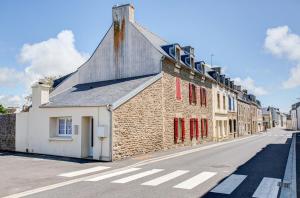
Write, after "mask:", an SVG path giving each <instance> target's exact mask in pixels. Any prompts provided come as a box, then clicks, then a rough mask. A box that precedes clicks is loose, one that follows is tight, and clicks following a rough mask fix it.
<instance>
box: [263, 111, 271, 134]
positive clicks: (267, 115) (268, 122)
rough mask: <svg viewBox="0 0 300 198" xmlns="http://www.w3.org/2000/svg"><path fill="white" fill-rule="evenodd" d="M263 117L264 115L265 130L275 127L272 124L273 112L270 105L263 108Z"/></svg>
mask: <svg viewBox="0 0 300 198" xmlns="http://www.w3.org/2000/svg"><path fill="white" fill-rule="evenodd" d="M262 117H263V128H264V130H267V129H270V128H272V127H273V124H272V120H273V119H272V114H271V111H270V109H269V107H265V108H262Z"/></svg>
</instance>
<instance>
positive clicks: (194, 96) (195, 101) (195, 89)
mask: <svg viewBox="0 0 300 198" xmlns="http://www.w3.org/2000/svg"><path fill="white" fill-rule="evenodd" d="M193 102H194V103H195V104H197V87H196V86H195V85H193Z"/></svg>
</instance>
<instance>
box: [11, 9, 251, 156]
mask: <svg viewBox="0 0 300 198" xmlns="http://www.w3.org/2000/svg"><path fill="white" fill-rule="evenodd" d="M50 90H53V91H51V92H50ZM238 93H239V92H238V90H237V86H235V85H234V82H233V81H230V78H227V77H226V76H225V75H223V74H221V69H220V68H211V67H210V66H208V65H206V64H205V63H204V62H203V61H198V60H197V57H195V54H194V48H192V47H191V46H180V45H179V44H177V43H176V44H171V43H168V42H166V41H165V40H164V39H161V38H160V37H158V36H157V35H155V34H153V33H152V32H150V31H148V30H146V29H145V28H143V27H142V26H141V25H139V24H138V23H136V21H135V12H134V7H133V6H132V5H131V4H126V5H121V6H114V7H113V9H112V25H111V26H110V28H109V29H108V31H107V33H106V34H105V36H104V38H103V39H102V41H101V43H100V44H99V45H98V47H97V48H96V50H95V52H94V53H93V54H92V56H91V57H90V58H89V59H88V61H87V62H85V63H84V64H83V65H81V66H80V67H79V68H78V69H77V70H76V71H74V72H73V73H71V74H67V75H66V76H63V77H62V78H59V79H57V80H55V82H54V86H53V87H49V86H47V85H45V84H43V83H42V82H38V83H36V84H35V85H34V86H33V87H32V106H31V107H30V108H29V111H28V112H22V113H19V114H17V119H16V150H17V151H22V152H30V153H41V154H50V155H58V156H68V157H77V158H92V159H95V160H102V161H113V160H120V159H124V158H127V157H130V156H135V155H139V154H144V153H149V152H154V151H159V150H164V149H169V148H176V147H180V146H193V145H197V144H201V143H204V142H207V141H212V140H215V141H220V140H223V139H227V138H230V137H235V136H236V134H237V133H238V132H239V130H238V126H239V123H238V121H239V118H241V117H242V118H244V117H245V125H247V126H246V129H245V131H247V133H250V132H251V130H252V128H253V127H252V126H251V124H252V122H253V123H254V122H255V124H257V118H256V119H255V118H254V115H252V113H253V112H254V111H255V114H257V113H256V111H257V109H254V108H253V107H252V106H251V103H250V102H249V99H247V100H248V101H246V104H247V105H246V106H247V108H246V109H244V110H243V111H240V114H238V113H237V112H238V108H239V107H238V105H239V101H238V98H237V94H238ZM241 112H243V114H245V115H242V113H241ZM249 112H251V114H249ZM250 115H251V116H250ZM256 117H257V116H256ZM243 124H244V123H243Z"/></svg>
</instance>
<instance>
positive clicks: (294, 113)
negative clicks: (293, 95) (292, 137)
mask: <svg viewBox="0 0 300 198" xmlns="http://www.w3.org/2000/svg"><path fill="white" fill-rule="evenodd" d="M290 114H291V122H292V127H291V128H292V130H299V129H300V102H297V103H295V104H293V105H292V108H291V111H290Z"/></svg>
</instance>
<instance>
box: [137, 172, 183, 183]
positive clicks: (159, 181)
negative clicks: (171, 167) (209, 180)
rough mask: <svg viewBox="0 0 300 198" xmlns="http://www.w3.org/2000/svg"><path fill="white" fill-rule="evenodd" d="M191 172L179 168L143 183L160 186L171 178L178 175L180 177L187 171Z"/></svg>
mask: <svg viewBox="0 0 300 198" xmlns="http://www.w3.org/2000/svg"><path fill="white" fill-rule="evenodd" d="M187 172H189V171H188V170H177V171H174V172H172V173H169V174H167V175H163V176H161V177H158V178H155V179H153V180H150V181H148V182H145V183H142V185H146V186H158V185H159V184H162V183H165V182H167V181H169V180H171V179H174V178H176V177H179V176H181V175H183V174H185V173H187Z"/></svg>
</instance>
